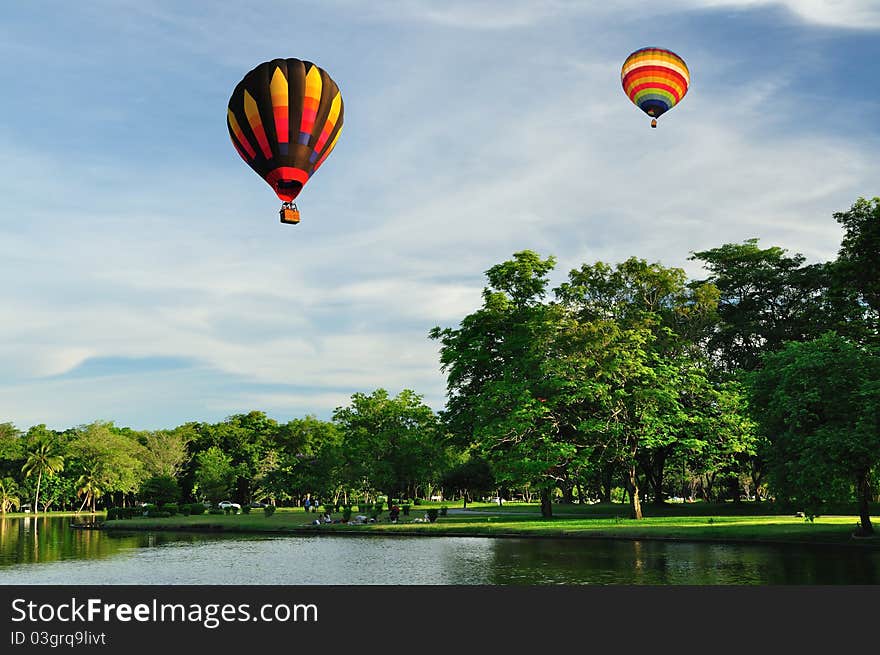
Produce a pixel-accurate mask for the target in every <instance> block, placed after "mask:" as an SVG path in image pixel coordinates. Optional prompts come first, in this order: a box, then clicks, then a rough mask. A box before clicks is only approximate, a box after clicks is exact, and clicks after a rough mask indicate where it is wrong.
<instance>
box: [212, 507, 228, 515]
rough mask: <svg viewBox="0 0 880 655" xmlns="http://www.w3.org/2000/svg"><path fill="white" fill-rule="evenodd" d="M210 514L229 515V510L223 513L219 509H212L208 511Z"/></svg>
mask: <svg viewBox="0 0 880 655" xmlns="http://www.w3.org/2000/svg"><path fill="white" fill-rule="evenodd" d="M208 514H229V510H228V509H227V510H226V511H223V510H222V509H220V508H219V507H212V508H211V509H209V510H208Z"/></svg>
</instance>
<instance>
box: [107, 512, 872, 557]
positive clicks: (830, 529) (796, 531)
mask: <svg viewBox="0 0 880 655" xmlns="http://www.w3.org/2000/svg"><path fill="white" fill-rule="evenodd" d="M437 505H439V503H438V504H437ZM694 505H701V507H699V508H697V507H694ZM729 505H733V504H732V503H731V504H729ZM429 506H430V505H420V506H418V507H413V508H412V510H411V512H410V516H403V515H402V514H401V517H400V518H401V520H400V522H398V523H396V524H393V523H390V522H389V521H388V518H387V517H388V514H387V512H385V513H383V515H382V519H381V520H380V521H379V522H378V523H374V524H366V525H350V524H343V523H336V524H324V525H312V524H311V521H313V520H314V519H315V518H316V517H318V516H320V514H313V513H308V514H305V513H304V512H303V511H302V510H301V509H298V508H296V509H288V508H280V509H279V510H278V511H277V512H276V513H275V514H274V515H273V516H269V517H267V516H265V515H264V514H263V512H262V511H260V510H254V511H252V512H251V513H250V514H237V515H209V514H203V515H199V516H175V517H171V518H165V519H149V518H137V519H128V520H117V521H108V522H106V523H105V527H106V528H108V529H119V530H173V531H211V532H236V533H262V532H268V533H282V534H285V533H286V534H356V535H369V534H394V535H423V536H427V535H433V536H441V535H454V536H483V537H563V538H620V539H663V540H682V541H714V542H728V543H747V542H758V543H760V542H776V543H779V542H792V543H813V544H857V545H859V546H864V547H880V536H878V537H875V538H873V539H870V540H854V539H852V537H851V534H852V532H853V529H854V528H855V526H856V520H857V518H856V517H855V516H852V515H829V516H820V517H818V518H816V519H815V520H814V521H813V522H809V521H805V520H804V519H803V518H798V517H795V516H791V515H782V514H760V513H756V514H749V513H748V510H751V509H753V508H750V507H749V508H748V510H747V511H746V512H745V513H739V514H737V513H734V510H733V509H730V508H728V507H727V506H725V505H707V504H698V503H694V504H693V505H690V506H682V507H679V506H676V505H669V506H665V507H653V506H646V508H645V510H646V511H645V514H646V518H644V519H642V520H640V521H635V520H632V519H629V518H625V517H626V516H627V514H628V509H627V507H626V506H624V505H619V504H617V505H612V506H604V507H600V506H598V505H585V506H577V505H569V506H562V507H560V506H557V505H554V507H553V510H554V515H555V516H554V518H552V519H542V518H541V516H540V512H539V510H538V508H537V506H536V505H534V504H532V505H529V504H521V505H516V504H505V505H504V507H502V508H499V507H498V506H497V505H492V504H489V503H476V504H469V505H468V511H466V512H461V513H459V512H453V513H451V514H449V515H448V516H445V517H439V518H438V519H437V522H436V523H417V522H414V519H415V518H420V517H422V515H423V514H424V511H425V509H426V508H427V507H429ZM448 506H449V507H450V509H454V508H455V506H454V505H452V504H449V505H448ZM459 507H460V505H459ZM743 507H746V505H745V504H744V505H742V506H739V509H742V508H743ZM758 507H759V508H760V507H761V506H760V505H759V506H758ZM700 512H702V513H700ZM339 517H340V515H338V514H334V515H333V518H339ZM877 523H878V524H880V520H878V521H877Z"/></svg>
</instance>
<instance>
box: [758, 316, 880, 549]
mask: <svg viewBox="0 0 880 655" xmlns="http://www.w3.org/2000/svg"><path fill="white" fill-rule="evenodd" d="M750 381H751V399H752V405H753V407H754V409H755V410H756V418H757V420H758V422H759V423H760V424H761V427H762V428H763V431H764V433H765V434H766V435H768V439H769V441H770V443H771V448H770V454H771V459H770V465H771V483H772V485H773V487H774V488H775V490H776V492H777V494H778V495H779V496H780V497H782V498H787V499H789V500H791V501H793V502H795V503H798V504H799V505H800V506H801V507H802V508H803V509H804V510H805V511H807V512H811V513H812V514H818V513H820V512H821V511H822V508H823V506H824V505H825V503H827V502H829V501H833V500H840V499H844V498H847V497H849V496H850V495H854V496H855V498H856V500H857V506H858V513H859V517H860V526H861V532H862V533H864V534H871V533H873V526H872V525H871V517H870V512H869V509H868V502H869V500H870V498H871V494H870V480H871V472H872V469H874V468H875V467H876V466H877V465H878V463H880V353H878V352H877V350H872V349H870V348H868V347H864V346H859V345H857V344H854V343H852V342H850V341H848V340H846V339H844V338H842V337H840V336H838V335H836V334H834V333H828V334H825V335H823V336H822V337H820V338H819V339H816V340H813V341H809V342H804V343H796V342H792V343H789V344H787V345H786V346H785V347H784V348H783V349H782V350H780V351H778V352H776V353H770V354H768V355H766V356H765V357H764V360H763V367H762V368H761V369H759V370H757V371H756V372H754V373H753V374H752V375H751V378H750Z"/></svg>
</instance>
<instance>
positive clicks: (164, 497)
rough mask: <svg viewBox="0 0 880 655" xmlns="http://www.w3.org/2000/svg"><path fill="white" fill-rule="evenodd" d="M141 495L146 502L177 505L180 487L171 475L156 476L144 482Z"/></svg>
mask: <svg viewBox="0 0 880 655" xmlns="http://www.w3.org/2000/svg"><path fill="white" fill-rule="evenodd" d="M139 495H140V497H141V498H142V499H143V500H144V501H145V502H147V503H153V504H155V505H167V504H168V503H176V502H177V501H178V500H180V485H179V484H177V480H176V479H174V478H173V477H171V476H170V475H154V476H152V477H149V478H147V479H146V480H144V481H143V483H142V484H141V488H140V492H139ZM221 495H222V494H221Z"/></svg>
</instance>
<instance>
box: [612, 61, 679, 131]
mask: <svg viewBox="0 0 880 655" xmlns="http://www.w3.org/2000/svg"><path fill="white" fill-rule="evenodd" d="M620 81H621V84H622V85H623V91H624V93H626V95H627V97H629V99H630V100H631V101H632V102H633V104H635V105H636V106H637V107H638V108H639V109H641V110H642V111H643V112H645V113H646V114H648V116H652V117H653V118H659V117H660V116H661V115H662V114H665V113H666V112H667V111H669V110H670V109H672V108H673V107H674V106H675V105H677V104H678V103H679V102H680V101H681V99H682V98H684V96H685V94H686V93H687V91H688V86H690V83H691V74H690V71H689V70H688V67H687V64H685V63H684V59H682V58H681V57H679V56H678V55H677V54H675V53H674V52H672V51H671V50H666V49H664V48H653V47H652V48H641V49H639V50H636V51H635V52H633V53H632V54H631V55H630V56H629V57H627V58H626V61H624V62H623V68H622V69H621V71H620Z"/></svg>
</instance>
